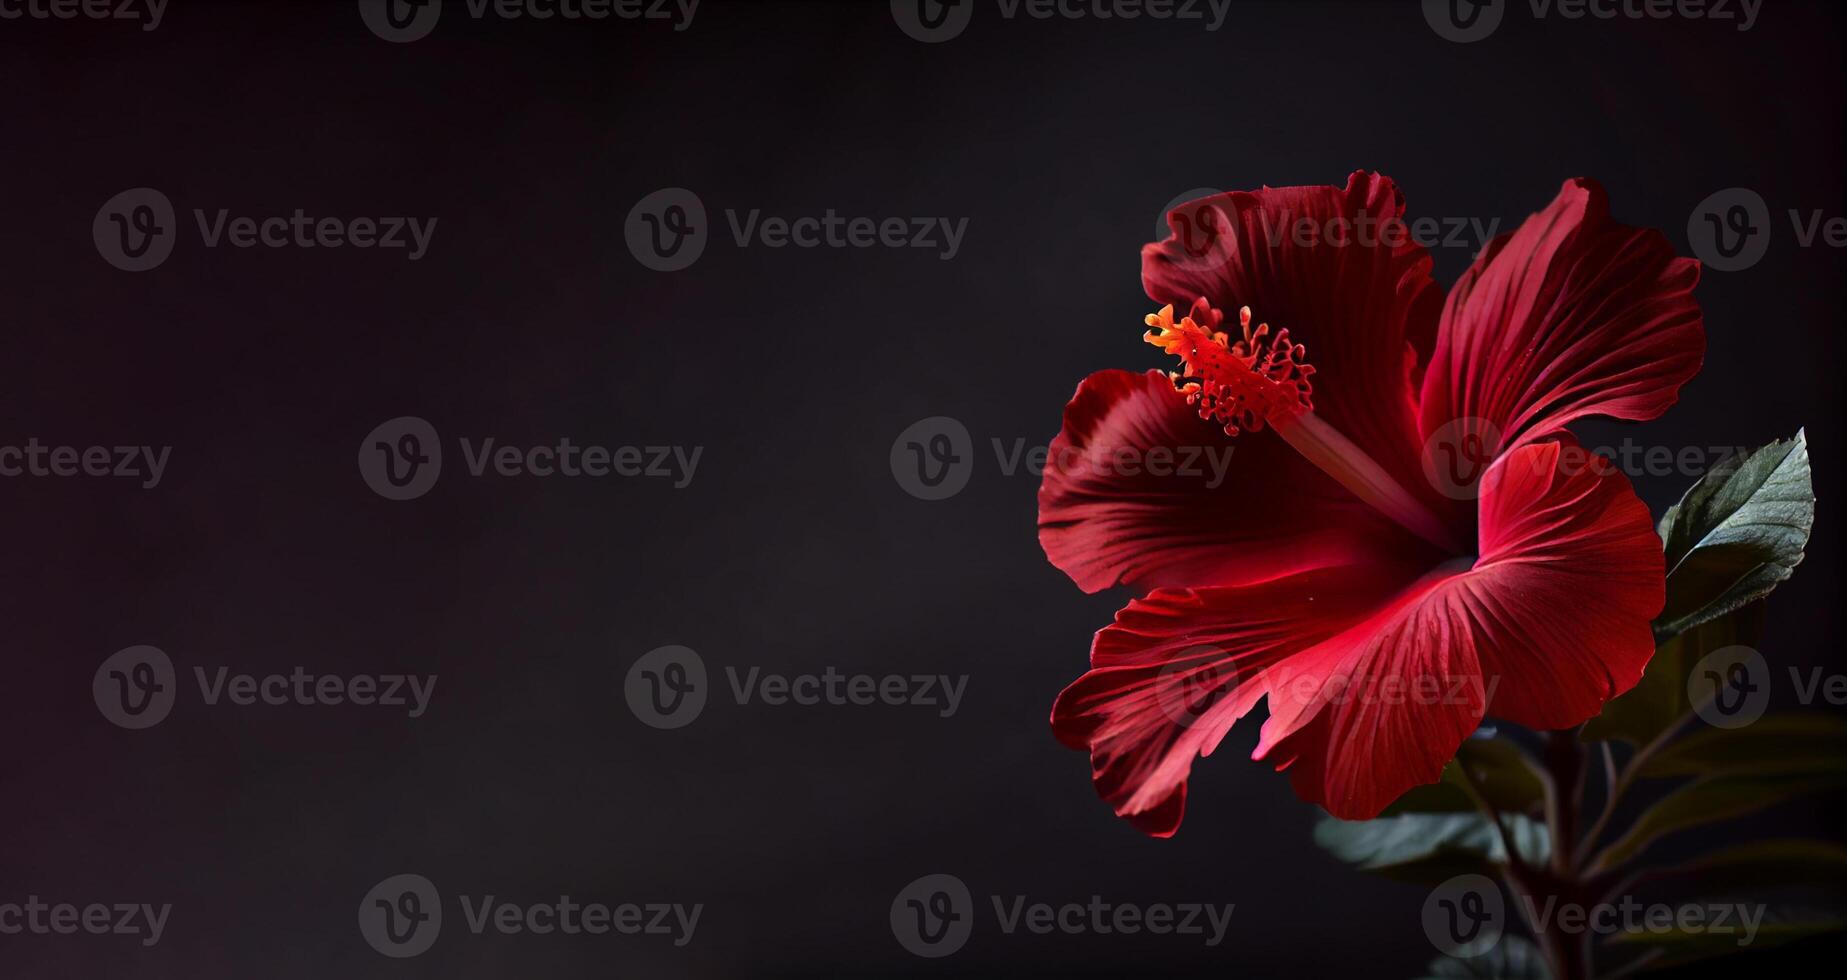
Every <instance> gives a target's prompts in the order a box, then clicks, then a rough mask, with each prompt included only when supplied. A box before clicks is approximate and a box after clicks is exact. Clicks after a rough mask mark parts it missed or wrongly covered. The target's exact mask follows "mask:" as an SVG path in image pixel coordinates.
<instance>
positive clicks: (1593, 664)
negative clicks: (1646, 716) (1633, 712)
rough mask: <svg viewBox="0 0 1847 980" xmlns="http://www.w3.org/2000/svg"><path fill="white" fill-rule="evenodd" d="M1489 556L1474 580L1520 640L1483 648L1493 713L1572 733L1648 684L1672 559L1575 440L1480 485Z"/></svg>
mask: <svg viewBox="0 0 1847 980" xmlns="http://www.w3.org/2000/svg"><path fill="white" fill-rule="evenodd" d="M1481 551H1482V560H1481V562H1480V563H1478V564H1477V565H1476V567H1475V571H1474V572H1473V573H1471V577H1473V578H1476V579H1478V580H1479V581H1480V582H1481V583H1482V590H1483V594H1484V595H1491V596H1493V597H1494V598H1495V600H1496V602H1497V603H1498V607H1497V609H1496V612H1495V615H1496V618H1497V620H1498V621H1499V622H1500V623H1502V624H1505V625H1507V626H1511V627H1512V628H1513V629H1514V630H1515V631H1516V632H1515V633H1514V634H1513V635H1512V636H1511V637H1506V638H1505V639H1508V640H1512V641H1516V642H1505V643H1497V644H1494V645H1491V646H1489V647H1486V648H1484V650H1483V651H1482V653H1483V656H1482V666H1483V667H1485V668H1486V669H1487V670H1488V672H1489V675H1490V676H1492V677H1497V678H1498V679H1499V681H1500V683H1499V685H1498V686H1497V688H1496V689H1495V692H1494V700H1493V701H1492V702H1490V704H1489V705H1488V711H1489V713H1490V714H1492V715H1495V716H1496V717H1499V718H1506V719H1507V720H1509V721H1512V722H1515V723H1517V724H1521V725H1525V726H1527V727H1529V728H1540V729H1558V728H1569V727H1571V726H1573V725H1576V724H1578V723H1580V722H1583V721H1585V720H1587V719H1589V718H1592V717H1594V716H1596V715H1597V714H1598V713H1599V712H1601V711H1602V710H1603V704H1604V702H1606V701H1608V700H1609V699H1611V698H1613V697H1616V696H1617V695H1619V694H1621V693H1623V692H1624V691H1627V690H1629V689H1630V688H1632V687H1634V686H1635V684H1636V682H1637V681H1639V680H1641V679H1642V670H1643V668H1645V667H1646V666H1648V659H1649V658H1650V657H1652V656H1653V655H1654V651H1655V639H1654V631H1653V630H1652V629H1651V627H1650V624H1651V623H1652V622H1653V621H1654V618H1655V617H1656V616H1657V615H1659V614H1660V612H1661V609H1662V607H1663V606H1664V605H1665V604H1666V602H1667V582H1666V560H1665V559H1664V558H1663V557H1662V554H1661V539H1660V538H1659V537H1657V536H1656V535H1655V528H1654V522H1653V521H1651V520H1650V519H1649V516H1648V507H1647V506H1646V505H1645V504H1643V503H1642V501H1641V500H1640V499H1639V498H1638V497H1636V495H1635V491H1634V489H1632V488H1631V487H1630V486H1629V478H1628V477H1626V476H1624V475H1623V474H1622V473H1621V472H1620V471H1618V470H1616V469H1615V468H1614V467H1613V466H1610V465H1608V464H1607V462H1605V461H1603V460H1602V459H1601V457H1597V456H1594V455H1591V454H1590V453H1588V452H1586V451H1585V450H1584V449H1582V448H1581V447H1579V446H1578V444H1577V443H1576V442H1575V441H1573V440H1570V439H1568V438H1567V439H1564V440H1561V441H1559V442H1555V443H1543V444H1540V445H1534V446H1527V447H1524V448H1521V449H1519V450H1517V451H1515V452H1514V453H1513V454H1512V455H1510V456H1508V457H1506V458H1505V459H1503V460H1501V462H1499V463H1498V464H1496V465H1495V466H1494V467H1493V468H1492V469H1490V470H1489V471H1488V474H1487V476H1486V477H1485V478H1484V481H1483V484H1482V498H1481Z"/></svg>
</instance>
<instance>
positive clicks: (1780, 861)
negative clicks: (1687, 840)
mask: <svg viewBox="0 0 1847 980" xmlns="http://www.w3.org/2000/svg"><path fill="white" fill-rule="evenodd" d="M1674 870H1675V872H1677V873H1679V874H1683V875H1688V876H1693V877H1696V878H1698V880H1699V884H1700V888H1701V889H1703V890H1705V891H1707V892H1717V891H1729V890H1733V889H1741V888H1742V889H1751V888H1766V887H1769V888H1780V887H1784V886H1788V885H1807V884H1825V885H1833V884H1836V883H1838V882H1840V881H1841V880H1842V879H1844V878H1847V847H1843V846H1841V845H1840V844H1836V843H1834V842H1832V841H1822V840H1802V839H1799V838H1778V839H1774V840H1760V841H1752V842H1750V843H1748V844H1739V845H1737V846H1735V847H1727V848H1724V849H1722V850H1717V851H1713V852H1712V853H1710V854H1705V855H1702V856H1700V857H1697V858H1694V859H1693V860H1692V861H1689V862H1687V863H1685V864H1683V865H1680V866H1679V867H1678V868H1675V869H1674Z"/></svg>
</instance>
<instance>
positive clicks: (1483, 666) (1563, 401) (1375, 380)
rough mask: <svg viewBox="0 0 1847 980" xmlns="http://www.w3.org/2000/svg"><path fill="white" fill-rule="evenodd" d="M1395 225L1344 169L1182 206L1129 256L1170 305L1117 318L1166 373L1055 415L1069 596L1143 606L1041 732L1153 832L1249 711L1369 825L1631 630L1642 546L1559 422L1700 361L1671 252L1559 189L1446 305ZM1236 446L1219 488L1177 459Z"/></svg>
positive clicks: (1645, 608)
mask: <svg viewBox="0 0 1847 980" xmlns="http://www.w3.org/2000/svg"><path fill="white" fill-rule="evenodd" d="M1403 212H1404V202H1403V199H1402V197H1401V196H1400V195H1399V193H1398V191H1397V189H1396V187H1395V186H1394V185H1393V184H1392V182H1391V181H1390V180H1388V179H1387V178H1385V177H1381V176H1378V175H1376V174H1368V173H1356V174H1354V175H1353V176H1352V177H1351V178H1350V179H1349V180H1348V182H1347V186H1346V187H1345V188H1344V189H1343V188H1339V187H1286V188H1264V189H1262V190H1259V191H1256V192H1254V193H1230V194H1220V195H1217V196H1214V197H1210V198H1206V199H1204V200H1200V201H1194V202H1191V203H1188V204H1186V205H1183V206H1181V207H1180V208H1178V209H1176V210H1175V211H1174V212H1173V213H1171V214H1170V215H1169V216H1168V224H1169V227H1170V229H1172V231H1173V234H1171V235H1170V236H1169V237H1168V238H1167V239H1166V240H1165V241H1162V242H1158V243H1155V244H1150V245H1147V246H1145V247H1144V248H1143V250H1142V282H1143V285H1144V287H1145V288H1146V290H1147V293H1148V296H1149V297H1150V298H1151V299H1153V300H1154V301H1155V302H1156V303H1160V304H1165V305H1166V307H1167V308H1165V309H1162V310H1161V311H1160V312H1159V313H1156V314H1154V315H1152V316H1150V317H1148V319H1147V322H1148V325H1149V327H1150V329H1149V331H1148V333H1147V335H1146V338H1145V339H1147V340H1148V341H1149V342H1150V343H1152V344H1155V345H1156V346H1158V347H1160V348H1161V349H1162V350H1164V351H1166V352H1168V353H1170V354H1173V355H1176V356H1177V357H1178V358H1179V359H1180V365H1179V366H1178V370H1176V371H1174V372H1172V373H1163V372H1161V371H1149V372H1147V373H1145V374H1136V373H1131V372H1127V371H1103V372H1099V373H1097V374H1093V375H1091V376H1090V377H1089V378H1086V379H1085V380H1084V382H1083V384H1081V385H1079V386H1078V389H1077V394H1076V395H1075V396H1074V397H1073V398H1072V400H1071V403H1070V404H1069V405H1067V406H1066V407H1065V413H1064V428H1063V430H1062V431H1061V432H1060V433H1059V435H1058V438H1057V439H1056V440H1055V441H1054V442H1053V444H1052V447H1051V454H1050V462H1049V465H1048V467H1047V469H1046V472H1045V477H1044V482H1043V484H1042V485H1041V487H1040V489H1039V540H1040V543H1041V545H1042V546H1043V547H1044V548H1045V553H1046V555H1047V557H1049V558H1050V559H1051V561H1052V563H1053V564H1055V565H1057V566H1058V567H1059V568H1060V569H1062V570H1063V571H1064V572H1065V573H1066V574H1067V575H1069V576H1071V578H1072V580H1073V581H1075V582H1076V583H1077V584H1078V585H1079V586H1080V587H1081V588H1083V589H1084V590H1085V591H1087V592H1095V591H1099V590H1101V589H1106V588H1110V587H1112V586H1115V585H1118V584H1124V585H1129V586H1134V587H1136V588H1137V589H1138V590H1139V591H1141V592H1142V593H1144V594H1142V596H1141V598H1138V599H1135V600H1134V601H1132V602H1130V603H1129V605H1128V607H1127V608H1125V609H1123V610H1122V611H1121V612H1119V613H1118V614H1117V615H1116V620H1115V622H1114V623H1112V624H1111V625H1109V626H1107V627H1105V628H1104V629H1103V630H1101V631H1099V632H1098V633H1097V636H1096V639H1095V642H1094V644H1093V646H1092V648H1091V669H1090V670H1089V671H1088V672H1087V673H1085V674H1084V675H1083V676H1082V677H1080V678H1078V679H1077V681H1076V682H1075V683H1073V684H1072V685H1071V686H1070V687H1068V688H1066V689H1065V691H1064V692H1063V693H1062V694H1060V695H1059V697H1058V700H1057V703H1056V704H1055V705H1054V706H1053V708H1052V726H1053V730H1054V731H1055V732H1056V734H1057V735H1058V737H1059V739H1060V740H1061V741H1063V742H1064V743H1065V744H1067V745H1070V746H1072V747H1073V748H1081V749H1085V750H1087V751H1089V753H1090V757H1091V766H1092V774H1093V779H1094V780H1095V783H1096V788H1097V792H1098V793H1099V795H1101V796H1102V797H1103V798H1104V799H1105V800H1107V801H1108V802H1109V803H1110V804H1111V805H1112V806H1113V807H1114V808H1115V810H1116V813H1117V814H1118V815H1120V816H1122V817H1124V818H1127V819H1128V820H1129V821H1130V822H1131V823H1132V824H1134V825H1135V826H1136V827H1138V828H1140V829H1141V830H1143V831H1145V832H1147V833H1149V834H1153V835H1155V836H1162V837H1165V836H1169V835H1171V834H1172V833H1173V832H1174V831H1175V830H1176V829H1177V828H1178V827H1179V825H1180V819H1181V815H1182V811H1183V810H1184V807H1185V801H1186V780H1187V776H1188V773H1189V772H1190V770H1191V768H1192V764H1193V759H1194V757H1195V756H1203V755H1208V754H1210V753H1211V752H1212V750H1213V749H1214V748H1215V747H1216V746H1217V745H1218V743H1219V740H1220V739H1222V738H1224V737H1225V734H1226V732H1227V731H1228V730H1229V729H1230V728H1231V726H1232V724H1233V723H1234V722H1236V721H1237V720H1238V719H1239V718H1240V717H1242V716H1243V715H1244V714H1245V713H1246V712H1248V711H1250V710H1251V709H1252V708H1253V707H1254V706H1255V705H1256V703H1257V702H1258V701H1259V700H1260V699H1267V705H1268V709H1269V719H1268V720H1267V721H1266V722H1265V723H1264V725H1263V729H1262V731H1261V734H1260V739H1259V743H1258V746H1257V750H1256V752H1255V753H1254V755H1253V758H1256V759H1262V760H1266V761H1268V762H1270V763H1272V764H1273V765H1274V766H1275V767H1276V768H1277V769H1278V770H1284V769H1287V770H1288V771H1289V773H1290V778H1291V781H1292V782H1293V783H1294V785H1295V788H1296V791H1297V793H1299V794H1300V795H1301V796H1302V797H1304V798H1305V799H1309V800H1312V801H1314V802H1317V803H1319V804H1321V805H1322V806H1323V807H1325V808H1326V809H1327V810H1328V812H1330V813H1332V814H1334V815H1335V816H1338V817H1343V818H1347V819H1361V818H1370V817H1374V816H1377V815H1378V813H1379V812H1380V810H1382V809H1383V808H1384V807H1385V806H1386V805H1387V804H1389V803H1391V802H1392V801H1393V800H1395V799H1396V798H1397V797H1398V796H1399V795H1401V794H1402V793H1404V791H1406V790H1407V789H1410V788H1411V787H1413V786H1415V785H1418V784H1420V783H1428V782H1433V781H1435V780H1436V779H1438V778H1439V776H1440V773H1441V771H1442V768H1443V766H1444V764H1445V763H1446V762H1448V761H1449V760H1450V759H1451V758H1453V757H1454V756H1455V754H1456V750H1457V747H1458V746H1459V745H1460V744H1461V742H1462V740H1463V739H1464V738H1465V737H1467V736H1468V735H1469V733H1470V732H1472V731H1473V730H1474V729H1475V728H1476V727H1477V726H1478V725H1479V723H1480V722H1481V720H1482V718H1483V716H1484V715H1489V714H1491V715H1493V716H1495V717H1497V718H1504V719H1506V720H1508V721H1511V722H1515V723H1518V724H1521V725H1526V726H1529V727H1532V728H1537V729H1558V728H1565V727H1569V726H1572V725H1575V724H1578V723H1579V722H1582V721H1584V720H1585V719H1587V718H1590V717H1592V716H1594V715H1596V714H1597V713H1598V712H1599V711H1600V710H1601V708H1602V705H1603V703H1604V702H1605V701H1607V700H1609V699H1610V698H1612V697H1615V696H1616V695H1618V694H1621V693H1622V692H1624V691H1626V690H1628V689H1629V688H1630V687H1632V686H1633V685H1634V684H1635V683H1636V681H1637V680H1639V679H1640V678H1641V676H1642V668H1643V667H1644V666H1645V665H1646V664H1647V662H1648V659H1649V657H1650V655H1651V654H1652V653H1653V651H1654V640H1653V636H1652V633H1651V631H1650V627H1649V623H1650V620H1651V619H1653V618H1654V616H1655V615H1656V614H1657V613H1659V612H1660V610H1661V607H1662V604H1663V602H1664V591H1663V589H1664V586H1663V561H1662V552H1661V542H1660V540H1659V539H1658V538H1657V537H1656V536H1655V532H1654V530H1653V526H1652V524H1651V522H1650V520H1649V515H1648V510H1647V508H1646V507H1645V506H1644V505H1643V504H1642V502H1641V501H1640V500H1638V499H1637V498H1636V495H1635V493H1634V491H1633V490H1632V489H1631V488H1630V486H1629V482H1628V480H1627V479H1626V478H1625V477H1624V476H1623V475H1622V474H1621V473H1619V472H1615V471H1614V470H1613V469H1611V468H1610V467H1608V466H1607V465H1603V463H1602V461H1601V460H1599V459H1598V458H1596V457H1591V456H1588V455H1587V454H1586V453H1584V451H1583V450H1581V449H1580V448H1579V447H1578V446H1577V443H1576V442H1574V441H1573V440H1572V437H1571V436H1570V434H1569V433H1568V432H1567V431H1566V428H1565V427H1566V425H1567V424H1568V423H1570V422H1571V421H1573V420H1574V419H1578V418H1581V417H1584V416H1590V415H1602V416H1609V417H1614V418H1619V419H1627V420H1633V421H1640V420H1646V419H1652V418H1655V417H1657V416H1659V415H1660V414H1661V413H1662V412H1664V411H1666V409H1667V408H1668V406H1669V405H1671V404H1673V402H1674V401H1675V399H1676V398H1677V397H1678V393H1679V389H1680V386H1681V385H1682V384H1684V383H1686V381H1687V380H1688V379H1690V378H1691V377H1692V376H1693V375H1694V374H1695V373H1696V372H1697V371H1698V370H1699V366H1700V362H1701V359H1702V358H1703V356H1704V351H1705V334H1704V329H1703V327H1702V323H1701V318H1700V312H1699V307H1698V306H1697V304H1696V303H1695V302H1694V300H1693V297H1692V291H1693V286H1694V283H1695V282H1696V281H1697V280H1698V278H1699V264H1698V263H1697V262H1695V261H1693V260H1691V259H1684V258H1677V257H1675V255H1674V253H1673V249H1672V247H1671V246H1670V245H1669V244H1668V243H1667V240H1666V239H1665V238H1664V237H1663V236H1662V235H1661V234H1660V233H1659V232H1656V231H1652V230H1640V229H1635V228H1629V227H1626V226H1624V225H1620V224H1617V223H1616V222H1614V221H1612V220H1611V219H1610V217H1609V209H1608V203H1607V200H1606V198H1605V195H1604V193H1603V190H1602V188H1600V187H1599V186H1598V185H1597V184H1595V183H1594V182H1592V181H1588V180H1572V181H1569V182H1567V183H1566V184H1565V185H1564V187H1563V188H1562V189H1561V190H1560V192H1559V194H1558V197H1557V198H1556V199H1555V200H1553V202H1552V203H1551V204H1550V205H1549V206H1547V207H1546V209H1545V210H1544V211H1542V212H1540V213H1539V214H1536V215H1534V216H1532V217H1531V218H1529V219H1527V221H1526V222H1524V223H1523V224H1522V225H1521V226H1520V228H1519V229H1518V230H1517V231H1515V232H1514V233H1513V234H1511V235H1502V236H1500V237H1499V238H1496V239H1495V240H1494V241H1493V242H1492V243H1490V244H1489V245H1488V246H1487V248H1485V249H1483V251H1482V253H1481V255H1480V257H1479V258H1478V259H1477V260H1476V261H1475V264H1474V266H1473V267H1472V268H1470V269H1469V270H1468V272H1467V273H1466V274H1464V275H1463V277H1462V279H1461V281H1460V282H1458V283H1457V284H1456V287H1455V289H1453V290H1452V291H1451V292H1450V294H1449V296H1448V299H1447V301H1444V299H1443V297H1442V294H1441V291H1440V290H1439V289H1438V288H1437V286H1436V284H1435V283H1434V282H1433V281H1432V280H1431V278H1430V275H1429V272H1430V266H1431V262H1430V258H1429V257H1428V256H1427V255H1426V254H1425V251H1424V249H1423V248H1422V247H1421V246H1419V245H1417V244H1416V243H1414V242H1413V241H1411V240H1410V239H1411V237H1412V236H1411V235H1410V232H1409V229H1408V227H1407V226H1406V224H1405V222H1404V220H1403V217H1402V216H1403ZM1176 309H1179V310H1187V311H1188V313H1187V315H1185V316H1183V317H1180V318H1178V319H1176V316H1175V313H1174V310H1176ZM1226 310H1236V311H1239V312H1238V315H1237V320H1238V322H1237V323H1236V325H1233V324H1231V323H1227V322H1225V314H1224V312H1223V311H1226ZM1264 324H1272V325H1274V326H1275V327H1277V328H1281V329H1276V330H1274V331H1272V329H1271V328H1270V327H1269V326H1266V325H1264ZM1234 448H1235V454H1233V455H1232V456H1231V457H1230V463H1229V466H1228V467H1227V469H1226V472H1225V473H1224V474H1222V475H1223V476H1224V479H1223V480H1222V482H1215V481H1213V480H1210V479H1186V478H1183V476H1182V473H1183V472H1184V467H1183V466H1181V465H1178V463H1179V462H1181V461H1185V460H1187V459H1189V458H1191V459H1198V458H1202V457H1205V458H1219V457H1222V456H1223V454H1225V453H1231V452H1233V450H1234ZM1215 453H1216V454H1219V457H1214V456H1213V454H1215ZM1157 460H1158V461H1162V462H1163V463H1164V464H1166V465H1161V466H1157V465H1154V464H1155V462H1156V461H1157ZM1131 461H1133V462H1136V463H1137V464H1138V465H1124V464H1125V463H1127V462H1131ZM1140 464H1146V465H1140ZM1202 469H1203V468H1202Z"/></svg>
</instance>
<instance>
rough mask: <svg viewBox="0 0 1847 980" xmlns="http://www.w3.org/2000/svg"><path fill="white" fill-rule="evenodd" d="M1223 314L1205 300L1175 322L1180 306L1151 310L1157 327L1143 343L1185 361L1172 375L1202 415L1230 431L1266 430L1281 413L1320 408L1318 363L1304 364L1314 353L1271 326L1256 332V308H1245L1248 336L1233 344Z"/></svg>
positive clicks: (1241, 317)
mask: <svg viewBox="0 0 1847 980" xmlns="http://www.w3.org/2000/svg"><path fill="white" fill-rule="evenodd" d="M1222 316H1223V315H1222V314H1221V313H1220V312H1219V311H1218V310H1215V309H1213V308H1212V307H1211V306H1210V305H1209V304H1207V303H1206V301H1205V300H1204V299H1201V300H1199V301H1198V302H1196V303H1194V304H1193V311H1192V314H1191V315H1190V316H1186V317H1183V318H1181V320H1180V322H1179V323H1175V322H1174V308H1173V306H1172V304H1169V305H1167V306H1163V307H1161V311H1160V312H1159V313H1151V314H1149V315H1148V317H1147V324H1148V326H1149V327H1150V328H1151V329H1150V330H1149V331H1148V332H1147V333H1146V334H1143V335H1142V339H1143V340H1146V341H1148V342H1149V343H1151V344H1153V345H1154V346H1156V347H1159V348H1161V349H1162V350H1164V351H1166V352H1167V353H1169V354H1173V355H1175V356H1177V357H1179V358H1180V363H1181V366H1182V369H1181V370H1180V371H1169V372H1168V374H1167V376H1168V378H1170V379H1172V381H1173V383H1174V389H1175V390H1176V391H1179V392H1181V393H1182V394H1184V395H1186V401H1187V404H1189V405H1192V406H1195V407H1196V408H1198V410H1199V417H1200V418H1202V419H1205V420H1206V421H1208V422H1215V423H1218V424H1220V425H1223V426H1224V427H1225V434H1226V435H1232V436H1235V435H1237V434H1238V433H1240V432H1247V431H1248V432H1257V431H1261V430H1262V429H1263V427H1264V423H1265V422H1266V421H1274V420H1275V419H1276V418H1277V416H1278V415H1279V414H1283V413H1287V414H1294V413H1297V412H1301V411H1306V410H1309V409H1312V408H1314V404H1313V402H1312V400H1311V396H1312V395H1313V393H1314V386H1313V385H1312V384H1310V383H1309V380H1308V378H1309V376H1310V375H1312V374H1314V373H1315V368H1314V365H1312V364H1309V363H1308V362H1307V361H1305V360H1303V356H1304V355H1305V354H1307V353H1308V351H1307V349H1306V348H1304V347H1303V346H1302V345H1301V344H1295V343H1291V342H1290V341H1289V331H1288V330H1278V331H1277V332H1276V333H1275V334H1274V335H1272V334H1271V333H1270V325H1269V324H1267V323H1260V324H1258V325H1257V326H1256V327H1255V328H1254V329H1253V328H1252V327H1251V308H1250V307H1248V306H1246V307H1244V308H1243V309H1240V310H1239V311H1238V325H1239V326H1240V327H1242V328H1243V331H1244V337H1243V339H1241V340H1236V341H1233V340H1232V339H1231V338H1230V337H1229V336H1227V335H1226V334H1224V333H1220V332H1219V331H1218V330H1216V329H1215V328H1216V327H1217V326H1218V325H1219V321H1220V320H1221V319H1222Z"/></svg>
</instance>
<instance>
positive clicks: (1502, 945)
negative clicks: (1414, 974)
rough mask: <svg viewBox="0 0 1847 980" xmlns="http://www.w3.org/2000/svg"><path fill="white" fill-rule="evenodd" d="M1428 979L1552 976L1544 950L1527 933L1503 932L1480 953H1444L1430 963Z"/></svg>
mask: <svg viewBox="0 0 1847 980" xmlns="http://www.w3.org/2000/svg"><path fill="white" fill-rule="evenodd" d="M1429 969H1430V973H1429V975H1428V976H1427V977H1425V980H1552V970H1551V968H1549V967H1547V966H1546V958H1545V954H1543V953H1541V952H1540V951H1539V947H1538V946H1536V945H1534V943H1533V941H1532V940H1530V939H1527V938H1526V937H1524V936H1502V937H1501V941H1500V942H1498V943H1495V944H1494V947H1493V948H1492V949H1490V950H1488V951H1487V952H1485V953H1483V954H1481V955H1480V956H1471V957H1469V958H1468V959H1457V958H1455V957H1453V956H1443V957H1439V958H1437V959H1435V960H1432V961H1431V963H1430V968H1429Z"/></svg>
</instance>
